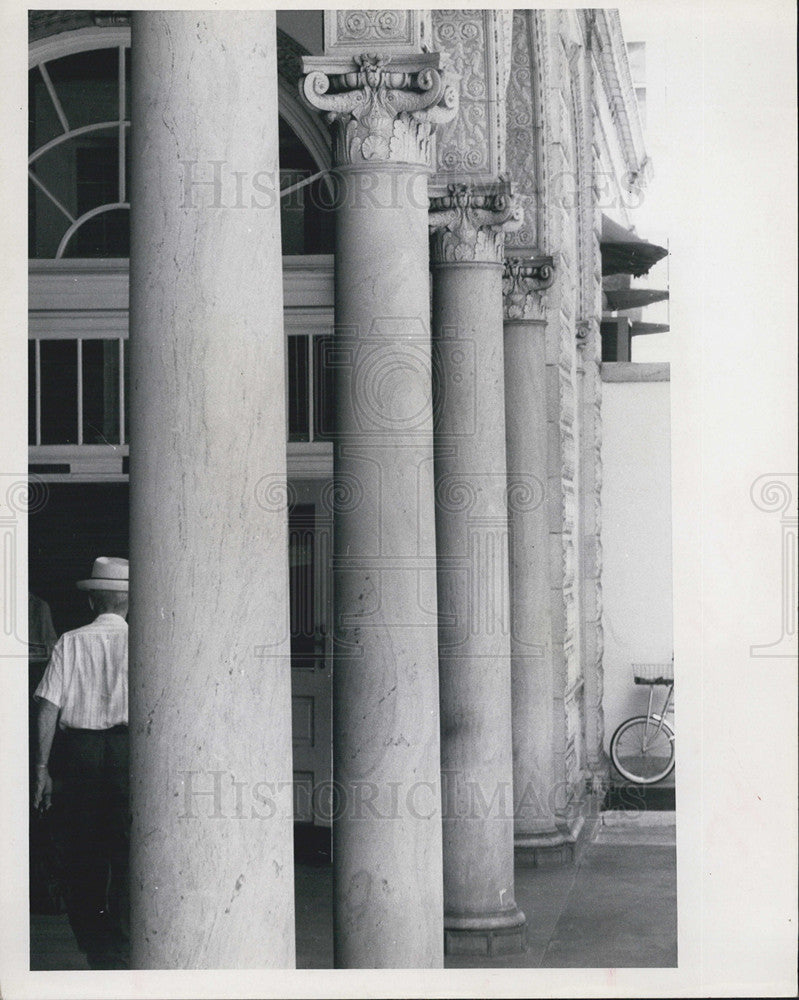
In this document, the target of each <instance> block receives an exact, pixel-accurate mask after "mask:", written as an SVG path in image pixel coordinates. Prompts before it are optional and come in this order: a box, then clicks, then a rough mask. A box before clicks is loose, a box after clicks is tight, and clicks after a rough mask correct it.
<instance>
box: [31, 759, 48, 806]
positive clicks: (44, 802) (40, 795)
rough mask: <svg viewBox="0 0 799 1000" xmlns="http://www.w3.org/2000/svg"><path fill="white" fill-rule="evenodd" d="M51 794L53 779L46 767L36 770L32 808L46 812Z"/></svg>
mask: <svg viewBox="0 0 799 1000" xmlns="http://www.w3.org/2000/svg"><path fill="white" fill-rule="evenodd" d="M52 794H53V779H52V778H51V777H50V772H49V771H48V770H47V768H46V767H37V768H36V786H35V788H34V791H33V808H34V809H40V810H41V811H42V812H46V811H47V810H48V809H49V808H50V799H51V797H52Z"/></svg>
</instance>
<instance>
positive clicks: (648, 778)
mask: <svg viewBox="0 0 799 1000" xmlns="http://www.w3.org/2000/svg"><path fill="white" fill-rule="evenodd" d="M610 757H611V760H612V761H613V763H614V764H615V765H616V768H617V770H618V772H619V774H621V775H622V777H624V778H627V780H628V781H634V782H635V783H636V784H637V785H654V783H655V782H656V781H660V780H661V779H662V778H665V777H666V775H667V774H670V773H671V771H672V770H673V768H674V730H673V729H672V728H671V726H670V725H669V724H668V722H666V720H665V719H664V720H663V722H662V724H661V725H660V729H659V730H658V720H657V719H655V718H653V717H652V716H650V717H649V719H647V717H646V716H645V715H637V716H635V717H634V718H632V719H627V721H626V722H622V724H621V725H620V726H619V728H618V729H617V730H616V732H615V733H614V734H613V737H612V739H611V741H610Z"/></svg>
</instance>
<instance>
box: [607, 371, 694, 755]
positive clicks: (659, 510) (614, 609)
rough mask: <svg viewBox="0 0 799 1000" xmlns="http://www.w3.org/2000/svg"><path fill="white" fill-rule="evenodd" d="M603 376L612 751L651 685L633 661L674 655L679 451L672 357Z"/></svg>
mask: <svg viewBox="0 0 799 1000" xmlns="http://www.w3.org/2000/svg"><path fill="white" fill-rule="evenodd" d="M602 377H603V384H602V604H603V614H602V624H603V628H604V635H605V651H604V675H605V686H604V696H603V707H604V711H605V749H606V750H607V747H608V742H609V740H610V737H611V736H612V735H613V732H614V730H615V729H616V727H617V726H618V725H619V723H620V722H622V721H623V720H624V719H626V718H628V717H629V716H631V715H638V714H640V713H641V712H642V711H645V710H646V699H647V695H648V691H649V689H648V688H647V687H645V686H636V685H635V684H634V683H633V674H632V667H631V664H633V663H667V662H669V661H670V660H671V656H672V648H673V639H672V575H671V468H670V466H671V459H670V414H669V396H670V393H669V389H670V386H669V382H668V365H648V364H647V365H644V364H634V363H633V364H615V365H609V364H605V365H603V373H602ZM610 378H613V379H623V380H622V381H608V379H610ZM633 379H634V380H633ZM641 379H658V381H641ZM678 669H679V666H678ZM664 691H665V688H656V689H655V692H656V697H657V698H660V695H661V694H662V693H663V692H664Z"/></svg>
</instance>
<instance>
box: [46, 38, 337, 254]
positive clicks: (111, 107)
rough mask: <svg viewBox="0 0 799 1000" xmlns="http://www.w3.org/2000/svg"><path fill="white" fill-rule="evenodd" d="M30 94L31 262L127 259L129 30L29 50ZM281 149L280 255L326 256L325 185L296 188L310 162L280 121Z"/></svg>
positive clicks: (329, 243)
mask: <svg viewBox="0 0 799 1000" xmlns="http://www.w3.org/2000/svg"><path fill="white" fill-rule="evenodd" d="M279 41H282V42H283V44H284V45H285V44H286V40H285V36H284V37H283V38H281V37H280V34H279ZM295 86H296V84H295ZM28 91H29V134H28V171H29V179H30V182H29V200H30V204H29V257H31V258H36V259H50V260H52V259H56V260H58V259H62V258H82V259H86V258H95V259H96V258H125V257H128V256H129V252H130V221H129V209H130V203H129V200H128V199H129V189H130V156H129V150H130V30H129V29H128V28H126V27H120V28H112V29H109V28H104V29H91V28H87V29H82V30H79V31H75V32H67V33H64V34H62V35H56V36H53V37H52V38H50V39H47V40H46V41H45V42H44V43H40V44H39V45H38V46H33V47H32V49H31V60H30V69H29V81H28ZM281 94H282V95H285V88H282V89H281ZM294 110H295V111H296V109H294ZM295 117H296V114H295ZM279 143H280V146H279V149H280V153H279V155H280V174H281V188H282V189H283V190H287V189H289V188H290V189H291V191H290V192H288V193H287V194H286V196H285V197H283V198H281V223H282V233H283V253H284V254H288V255H292V254H319V253H331V252H332V249H333V221H332V219H333V216H332V211H331V204H330V196H329V192H328V189H327V187H326V185H325V180H324V178H323V177H321V178H317V179H316V180H313V181H311V182H310V183H307V184H306V183H303V182H305V181H308V179H309V178H311V177H314V176H315V175H317V174H318V173H319V172H320V169H319V164H318V159H315V158H314V156H313V155H312V154H311V152H309V150H308V148H307V147H306V145H305V144H304V143H303V141H302V140H301V139H300V138H299V137H298V134H297V130H296V128H295V127H293V125H290V124H289V122H288V121H287V120H286V119H285V118H284V117H281V118H280V122H279Z"/></svg>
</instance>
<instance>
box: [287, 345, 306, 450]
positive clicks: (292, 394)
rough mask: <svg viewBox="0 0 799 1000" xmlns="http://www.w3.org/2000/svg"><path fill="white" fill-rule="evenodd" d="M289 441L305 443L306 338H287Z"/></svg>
mask: <svg viewBox="0 0 799 1000" xmlns="http://www.w3.org/2000/svg"><path fill="white" fill-rule="evenodd" d="M288 366H289V377H288V383H289V387H288V394H289V441H307V440H308V437H309V435H308V430H309V420H308V338H307V337H296V336H295V337H289V338H288Z"/></svg>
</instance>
